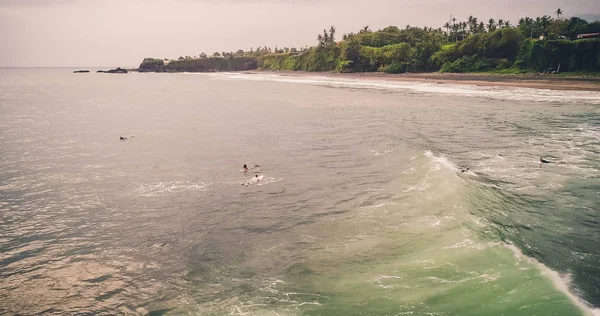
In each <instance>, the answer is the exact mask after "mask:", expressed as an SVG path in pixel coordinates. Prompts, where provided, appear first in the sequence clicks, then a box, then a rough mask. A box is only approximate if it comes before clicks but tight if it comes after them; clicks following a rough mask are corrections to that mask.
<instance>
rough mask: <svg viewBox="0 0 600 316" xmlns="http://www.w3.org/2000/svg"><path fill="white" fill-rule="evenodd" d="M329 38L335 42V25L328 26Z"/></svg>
mask: <svg viewBox="0 0 600 316" xmlns="http://www.w3.org/2000/svg"><path fill="white" fill-rule="evenodd" d="M329 40H330V41H331V42H332V43H333V42H335V26H333V25H332V26H331V28H329Z"/></svg>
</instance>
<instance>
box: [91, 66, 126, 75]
mask: <svg viewBox="0 0 600 316" xmlns="http://www.w3.org/2000/svg"><path fill="white" fill-rule="evenodd" d="M96 72H100V73H106V74H126V73H127V69H123V68H121V67H117V68H116V69H111V70H98V71H96Z"/></svg>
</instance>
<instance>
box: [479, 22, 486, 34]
mask: <svg viewBox="0 0 600 316" xmlns="http://www.w3.org/2000/svg"><path fill="white" fill-rule="evenodd" d="M477 33H485V24H484V23H483V22H479V26H478V27H477Z"/></svg>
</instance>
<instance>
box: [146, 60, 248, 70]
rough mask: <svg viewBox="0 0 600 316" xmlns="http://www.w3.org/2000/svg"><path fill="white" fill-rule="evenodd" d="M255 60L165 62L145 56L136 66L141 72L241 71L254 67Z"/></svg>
mask: <svg viewBox="0 0 600 316" xmlns="http://www.w3.org/2000/svg"><path fill="white" fill-rule="evenodd" d="M257 65H258V64H257V60H256V58H254V57H241V56H240V57H234V56H231V57H230V58H221V57H210V58H208V57H207V58H202V59H200V58H195V59H194V58H189V59H185V58H182V59H179V60H171V61H168V63H165V61H164V60H162V59H155V58H145V59H144V61H143V62H142V63H141V64H140V67H139V68H138V70H139V71H141V72H214V71H242V70H251V69H256V67H257Z"/></svg>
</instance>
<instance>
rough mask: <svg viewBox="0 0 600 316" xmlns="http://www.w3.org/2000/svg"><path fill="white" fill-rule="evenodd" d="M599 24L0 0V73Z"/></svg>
mask: <svg viewBox="0 0 600 316" xmlns="http://www.w3.org/2000/svg"><path fill="white" fill-rule="evenodd" d="M557 8H561V9H562V10H563V11H564V13H565V14H564V16H565V17H570V16H582V15H586V17H588V18H592V19H596V18H600V6H599V5H598V0H569V1H565V0H503V1H497V0H461V1H451V0H0V67H118V66H119V67H135V66H137V65H139V63H140V62H141V61H142V59H144V57H155V58H172V59H176V58H178V57H179V56H186V55H189V56H197V55H199V54H200V53H202V52H205V53H207V54H212V53H214V52H215V51H219V52H220V51H237V50H238V49H244V50H249V49H250V48H251V47H257V46H270V47H273V48H274V47H275V46H277V47H279V48H283V47H304V46H306V45H308V46H312V45H315V43H316V38H317V34H319V33H320V32H322V31H323V29H324V28H327V29H329V26H331V25H334V26H336V28H337V34H340V36H341V34H343V33H347V32H356V31H357V30H358V29H360V28H362V27H363V26H365V25H368V26H370V27H371V29H374V30H375V29H379V28H383V27H386V26H389V25H396V26H399V27H404V26H405V25H407V24H410V25H413V26H425V25H427V26H431V27H435V28H437V27H441V26H442V25H443V24H444V23H445V22H446V21H448V20H449V19H450V16H451V15H452V16H454V17H456V18H457V19H458V20H466V18H467V17H468V16H469V15H474V16H476V17H477V18H478V19H479V20H480V21H481V20H483V21H487V20H488V19H489V18H490V17H492V18H494V19H496V20H497V19H499V18H502V19H504V20H510V21H511V22H512V23H513V24H516V23H517V21H518V19H519V18H520V17H523V16H531V17H535V16H541V15H544V14H547V15H553V12H555V11H556V9H557Z"/></svg>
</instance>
